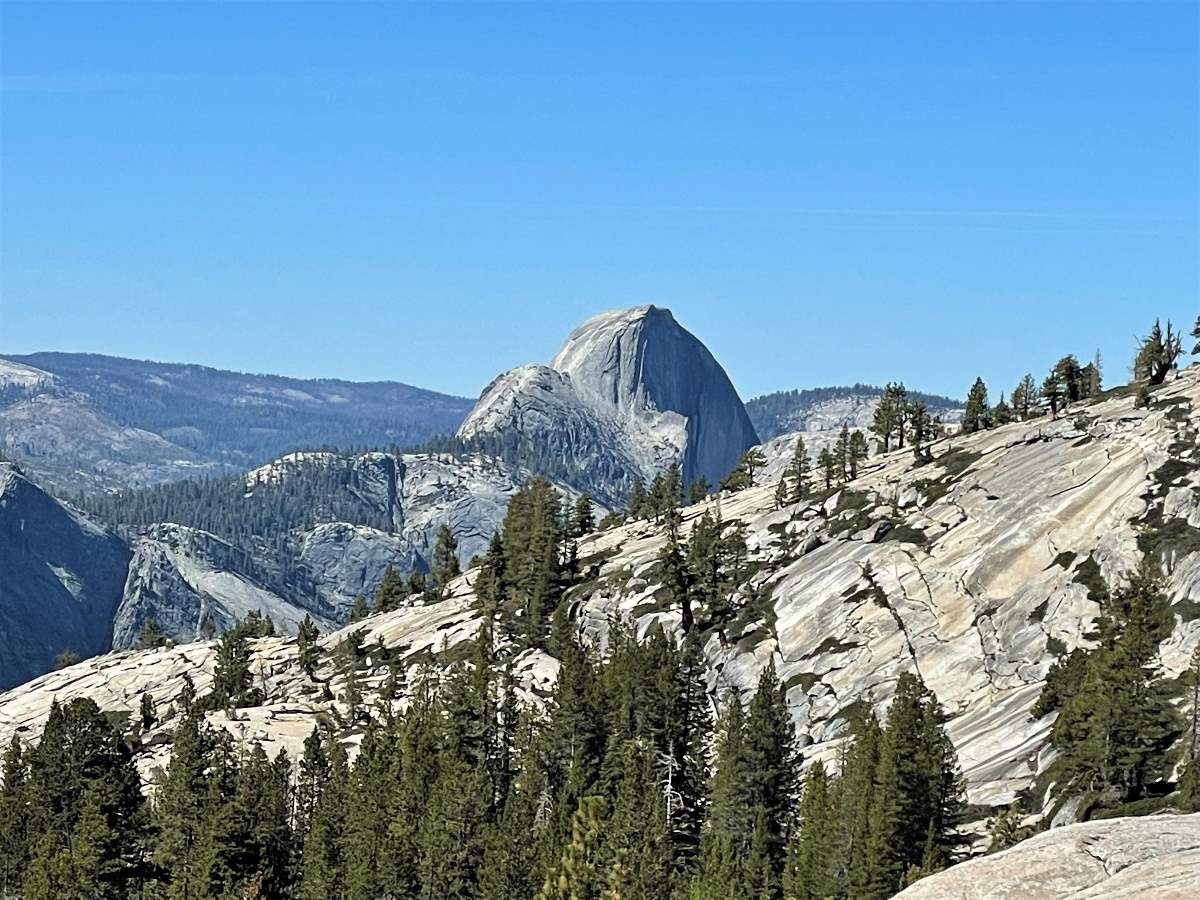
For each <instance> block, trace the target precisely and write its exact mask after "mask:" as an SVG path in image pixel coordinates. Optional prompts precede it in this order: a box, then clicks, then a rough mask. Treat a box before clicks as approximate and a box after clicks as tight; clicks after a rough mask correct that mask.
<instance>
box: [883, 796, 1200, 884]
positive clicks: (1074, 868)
mask: <svg viewBox="0 0 1200 900" xmlns="http://www.w3.org/2000/svg"><path fill="white" fill-rule="evenodd" d="M951 897H952V898H955V900H1100V898H1107V900H1192V898H1194V897H1200V814H1196V815H1190V816H1177V815H1166V816H1146V817H1144V818H1124V819H1105V820H1100V821H1096V822H1084V823H1082V824H1079V825H1068V826H1066V827H1064V828H1055V829H1053V830H1051V831H1046V832H1043V833H1041V834H1038V835H1035V836H1034V837H1031V838H1029V839H1028V840H1025V841H1022V842H1021V843H1019V844H1017V845H1016V846H1015V847H1010V848H1009V849H1008V850H1004V851H1002V852H1000V853H996V854H993V855H991V856H985V857H983V858H981V859H975V860H970V861H968V862H964V863H961V864H960V865H957V866H954V867H953V868H950V869H947V870H946V871H944V872H939V873H937V874H936V875H931V876H929V877H928V878H924V879H922V880H921V881H918V882H917V883H916V884H914V885H913V886H912V887H910V888H908V889H907V890H904V891H901V892H900V893H899V894H897V900H946V898H951Z"/></svg>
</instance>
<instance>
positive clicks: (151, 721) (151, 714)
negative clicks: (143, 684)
mask: <svg viewBox="0 0 1200 900" xmlns="http://www.w3.org/2000/svg"><path fill="white" fill-rule="evenodd" d="M138 716H139V720H140V721H139V724H140V725H141V727H142V731H143V732H145V731H149V730H150V729H151V728H153V727H154V726H155V724H157V722H158V713H157V712H155V709H154V698H153V697H151V696H150V694H149V693H147V692H145V691H143V692H142V699H141V700H140V701H139V702H138Z"/></svg>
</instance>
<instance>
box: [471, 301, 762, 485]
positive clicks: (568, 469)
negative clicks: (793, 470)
mask: <svg viewBox="0 0 1200 900" xmlns="http://www.w3.org/2000/svg"><path fill="white" fill-rule="evenodd" d="M458 435H459V437H460V438H462V439H464V440H467V441H472V440H475V441H482V442H483V443H484V445H485V446H488V447H494V448H495V449H497V450H503V451H508V452H510V453H512V454H514V455H516V456H517V457H518V458H521V459H524V460H526V461H527V462H528V464H529V465H530V467H531V468H534V469H543V470H544V469H546V468H547V467H553V469H554V471H553V474H556V475H559V476H560V477H562V478H563V479H564V480H567V481H569V482H571V483H573V484H575V485H576V486H577V487H580V488H581V489H587V490H590V491H592V492H593V493H594V494H596V495H597V496H599V497H602V498H604V499H607V500H609V501H610V502H616V501H619V500H622V499H624V496H625V492H626V491H627V489H628V486H629V484H631V483H632V481H633V480H634V479H638V478H641V479H644V480H648V479H650V478H652V477H653V476H654V474H656V473H657V472H659V471H661V470H662V469H664V468H666V467H667V466H668V465H670V464H671V463H673V462H677V463H679V464H680V465H681V466H682V467H683V472H684V477H685V479H687V480H691V479H693V478H696V477H704V478H707V479H708V480H709V482H710V483H713V484H715V483H716V482H718V481H719V480H720V479H721V478H723V477H724V476H725V475H726V474H728V472H729V470H730V469H731V468H733V466H734V464H735V463H736V462H737V460H738V457H739V456H740V455H741V454H742V452H743V451H744V450H745V449H746V448H748V447H750V446H753V445H754V444H755V443H757V440H758V439H757V437H756V436H755V434H754V427H753V426H752V425H751V424H750V418H749V416H747V414H746V410H745V407H743V406H742V402H741V400H740V399H739V398H738V396H737V392H736V391H735V390H734V388H733V385H732V384H731V383H730V381H729V378H728V376H727V375H726V374H725V372H724V370H723V369H722V368H721V366H720V364H719V363H717V361H716V360H715V359H714V358H713V356H712V354H711V353H710V352H709V351H708V349H707V348H706V347H705V346H704V345H703V344H702V343H701V342H700V341H699V340H697V339H696V338H695V337H694V336H693V335H692V334H691V333H689V332H688V331H686V330H685V329H684V328H683V327H681V326H680V325H679V324H678V323H677V322H676V321H675V319H674V317H673V316H672V315H671V313H670V311H669V310H666V309H662V308H659V307H656V306H639V307H636V308H634V309H629V310H617V311H613V312H606V313H602V314H600V315H598V316H595V317H593V318H591V319H589V320H588V321H587V322H585V323H583V324H582V325H580V326H579V327H578V328H576V329H575V330H574V331H573V332H571V334H570V335H569V336H568V337H567V339H566V341H565V343H564V344H563V346H562V348H561V349H560V350H559V351H558V353H557V354H556V355H555V357H554V359H552V360H551V361H550V365H549V366H540V365H526V366H520V367H518V368H516V369H512V370H510V371H508V372H506V373H504V374H503V375H501V376H500V377H498V378H497V379H496V380H495V381H493V382H492V383H491V384H490V385H488V387H487V388H485V389H484V392H483V395H482V396H481V397H480V399H479V402H478V403H477V404H476V405H475V408H474V409H473V410H472V411H471V413H470V414H469V415H468V416H467V418H466V420H465V421H464V422H463V424H462V426H461V427H460V428H459V431H458Z"/></svg>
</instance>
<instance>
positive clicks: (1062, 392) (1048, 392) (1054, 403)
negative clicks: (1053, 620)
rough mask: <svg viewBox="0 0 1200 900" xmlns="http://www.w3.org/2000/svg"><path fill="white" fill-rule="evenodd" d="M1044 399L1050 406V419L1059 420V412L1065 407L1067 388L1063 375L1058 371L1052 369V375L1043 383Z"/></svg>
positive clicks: (1042, 393) (1042, 392)
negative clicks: (1063, 381)
mask: <svg viewBox="0 0 1200 900" xmlns="http://www.w3.org/2000/svg"><path fill="white" fill-rule="evenodd" d="M1041 395H1042V397H1044V398H1045V400H1046V402H1047V403H1048V404H1049V405H1050V418H1051V419H1057V418H1058V411H1059V409H1061V408H1064V407H1065V399H1066V396H1067V394H1066V386H1065V385H1064V384H1063V383H1062V375H1061V373H1060V372H1059V371H1058V369H1051V370H1050V374H1049V375H1047V376H1046V379H1045V381H1043V382H1042V390H1041Z"/></svg>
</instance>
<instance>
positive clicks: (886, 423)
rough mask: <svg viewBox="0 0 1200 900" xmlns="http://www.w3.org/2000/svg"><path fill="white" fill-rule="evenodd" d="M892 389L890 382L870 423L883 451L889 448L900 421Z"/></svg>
mask: <svg viewBox="0 0 1200 900" xmlns="http://www.w3.org/2000/svg"><path fill="white" fill-rule="evenodd" d="M892 389H893V385H892V384H890V383H889V384H888V386H887V387H886V388H884V391H883V395H882V396H881V397H880V398H879V405H877V406H876V407H875V413H874V415H873V416H872V418H871V425H870V431H871V433H872V434H874V435H875V436H876V437H877V438H878V439H879V447H880V449H881V451H882V452H883V453H887V452H888V451H889V450H891V443H892V435H894V434H895V433H896V429H897V427H898V426H899V423H900V411H899V410H898V409H897V408H896V399H895V397H894V395H893V390H892Z"/></svg>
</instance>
